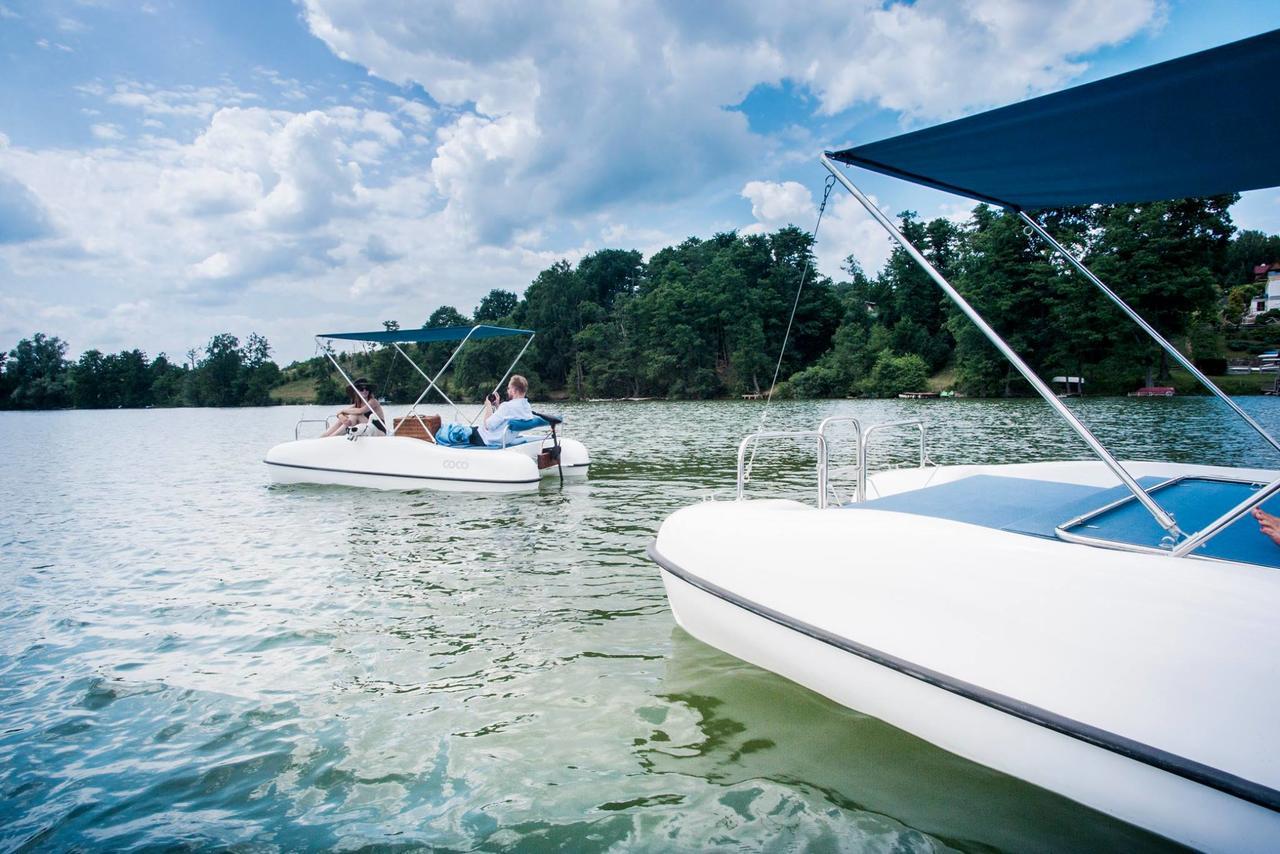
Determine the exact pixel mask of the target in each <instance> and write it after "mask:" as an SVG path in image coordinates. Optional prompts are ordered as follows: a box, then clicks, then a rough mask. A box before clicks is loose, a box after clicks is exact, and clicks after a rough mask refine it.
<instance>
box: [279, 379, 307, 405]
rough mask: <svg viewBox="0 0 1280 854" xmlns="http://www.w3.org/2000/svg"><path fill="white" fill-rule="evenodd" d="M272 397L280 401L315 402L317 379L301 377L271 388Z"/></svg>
mask: <svg viewBox="0 0 1280 854" xmlns="http://www.w3.org/2000/svg"><path fill="white" fill-rule="evenodd" d="M271 399H272V400H275V401H278V402H280V403H315V401H316V381H315V380H314V379H300V380H293V381H292V382H287V383H285V384H284V385H281V386H276V387H275V388H273V389H271Z"/></svg>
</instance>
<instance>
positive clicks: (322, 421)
mask: <svg viewBox="0 0 1280 854" xmlns="http://www.w3.org/2000/svg"><path fill="white" fill-rule="evenodd" d="M336 417H337V416H334V415H329V416H326V417H325V418H302V419H299V420H298V423H297V424H294V425H293V440H294V441H295V442H296V441H298V428H299V427H301V426H302V425H303V424H323V425H324V426H325V429H326V430H327V429H328V428H329V422H330V421H332V420H333V419H334V418H336Z"/></svg>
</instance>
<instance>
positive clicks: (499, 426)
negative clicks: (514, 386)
mask: <svg viewBox="0 0 1280 854" xmlns="http://www.w3.org/2000/svg"><path fill="white" fill-rule="evenodd" d="M532 417H533V409H532V408H530V406H529V400H528V398H524V397H514V398H512V399H511V400H506V401H503V402H502V404H501V405H500V406H499V407H498V408H497V409H495V410H494V411H493V413H492V414H491V415H490V416H489V417H488V418H486V419H484V420H483V421H481V422H480V438H481V439H484V443H485V444H486V445H503V444H506V442H507V441H508V435H509V433H510V430H508V428H507V425H508V424H509V423H510V422H512V421H519V420H520V419H522V418H532Z"/></svg>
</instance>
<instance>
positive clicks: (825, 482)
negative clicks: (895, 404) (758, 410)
mask: <svg viewBox="0 0 1280 854" xmlns="http://www.w3.org/2000/svg"><path fill="white" fill-rule="evenodd" d="M832 424H852V425H853V430H854V442H855V443H856V446H857V447H856V460H857V462H856V463H855V464H854V469H855V471H856V473H857V487H856V489H857V493H856V495H855V496H854V501H856V502H862V501H866V500H867V472H868V468H869V466H868V463H867V446H868V444H869V443H870V441H871V437H872V436H873V435H875V434H876V433H877V432H879V431H881V430H888V429H891V428H895V427H916V428H918V429H919V430H920V468H924V467H925V466H926V465H928V464H929V455H928V453H927V451H926V444H927V443H926V430H927V428H926V427H925V423H924V422H923V421H921V420H920V419H918V418H912V419H909V420H905V421H885V422H882V423H880V424H872V425H871V426H870V427H868V428H867V429H866V431H863V429H862V422H860V421H859V420H858V419H857V418H854V417H853V416H850V415H833V416H831V417H830V418H824V419H823V420H822V423H820V424H819V425H818V429H817V430H795V431H766V432H760V431H757V432H755V433H752V434H751V435H749V436H747V437H746V438H745V439H743V440H742V442H741V443H740V444H739V445H738V486H737V492H736V497H737V500H738V501H742V500H743V499H745V498H746V486H747V481H748V479H749V478H748V477H747V471H746V470H747V448H753V449H754V447H755V446H756V445H757V444H759V442H760V440H761V439H814V440H816V441H817V443H818V509H819V510H825V509H826V507H827V504H828V498H829V497H830V493H832V492H834V490H833V489H832V488H831V476H830V464H831V457H830V442H829V440H828V438H827V428H828V427H830V426H831V425H832ZM752 459H753V460H754V459H755V454H754V451H753V453H752ZM836 503H837V504H838V503H840V496H839V495H838V494H837V495H836Z"/></svg>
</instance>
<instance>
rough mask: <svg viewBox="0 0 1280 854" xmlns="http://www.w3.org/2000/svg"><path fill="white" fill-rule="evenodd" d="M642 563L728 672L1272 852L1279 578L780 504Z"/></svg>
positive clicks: (904, 482)
mask: <svg viewBox="0 0 1280 854" xmlns="http://www.w3.org/2000/svg"><path fill="white" fill-rule="evenodd" d="M1142 466H1152V467H1153V468H1152V471H1151V472H1145V471H1141V470H1139V471H1138V472H1136V474H1138V475H1142V474H1147V473H1151V474H1172V473H1176V472H1174V471H1171V469H1173V470H1178V471H1186V470H1195V471H1196V472H1198V473H1208V472H1209V471H1210V470H1207V469H1205V467H1187V466H1173V467H1171V466H1161V467H1159V471H1156V470H1155V467H1154V466H1155V464H1134V465H1133V466H1131V470H1133V469H1134V468H1137V469H1141V467H1142ZM1098 468H1099V467H1098V466H1097V465H1096V464H1093V463H1067V464H1044V465H1042V466H1040V467H1039V468H1037V467H1036V466H1012V467H986V469H985V472H987V473H993V474H1000V475H1004V476H1010V475H1012V476H1017V477H1030V478H1032V479H1036V478H1037V477H1043V478H1044V479H1046V480H1050V479H1052V480H1058V481H1062V480H1074V481H1075V482H1079V483H1092V482H1095V480H1096V482H1098V483H1102V484H1105V483H1107V481H1106V477H1107V475H1106V473H1105V472H1104V471H1099V470H1098ZM974 471H975V470H974V469H973V468H972V467H965V470H964V471H960V470H957V471H948V470H947V469H941V470H936V471H933V472H919V471H917V472H910V473H898V472H894V473H887V474H889V475H891V476H890V477H886V478H884V479H883V480H882V482H880V483H879V484H873V486H876V487H877V488H878V489H879V490H880V491H881V492H883V493H887V492H894V491H899V492H900V491H904V490H909V489H912V488H918V487H919V486H923V485H924V483H923V482H922V478H926V477H927V478H931V479H932V482H933V483H938V482H940V480H939V479H941V480H943V481H945V480H946V479H947V478H950V477H956V476H958V475H960V474H963V473H974ZM1217 471H1218V473H1224V471H1225V470H1217ZM1235 474H1241V473H1240V472H1235ZM1243 474H1244V475H1245V476H1249V477H1255V476H1260V479H1266V478H1267V476H1268V475H1269V474H1270V473H1267V472H1245V473H1243ZM1064 521H1065V520H1064ZM744 532H751V533H744ZM753 534H756V535H758V536H755V535H753ZM653 555H654V557H655V559H657V560H658V562H659V564H660V565H661V566H662V568H663V572H662V578H663V582H664V584H665V585H666V589H667V595H668V598H669V600H670V604H671V608H672V612H673V614H674V615H675V618H676V620H677V622H678V623H679V624H680V625H681V626H682V627H683V628H684V629H685V630H686V631H688V632H689V633H691V634H692V635H694V636H695V637H697V638H699V639H701V640H703V641H704V642H706V643H709V644H711V645H713V646H715V647H718V648H719V649H722V650H724V651H726V652H728V653H730V654H732V655H735V656H737V657H739V658H742V659H744V660H746V661H749V662H751V663H753V664H756V665H758V666H760V667H764V668H766V669H768V670H772V671H774V672H776V673H779V674H781V675H783V676H786V677H788V678H790V679H792V680H794V681H796V682H798V683H800V684H802V685H805V686H806V687H808V688H810V689H812V690H815V691H817V692H819V693H821V694H824V695H826V696H828V697H830V698H831V699H833V700H835V701H837V702H839V703H841V704H843V705H846V706H849V707H851V708H854V709H857V710H859V711H861V712H864V713H866V714H870V715H873V716H875V717H878V718H880V719H882V720H885V721H887V722H889V723H891V724H893V725H895V726H898V727H900V728H902V729H904V730H906V731H908V732H911V733H913V734H915V735H917V736H919V737H921V738H924V739H926V740H928V741H931V742H933V743H934V744H937V745H938V746H940V747H943V748H945V749H947V750H950V751H952V752H955V753H957V754H959V755H961V756H964V757H966V758H969V759H972V760H975V761H977V762H981V763H983V764H985V765H988V766H990V767H993V768H996V769H998V770H1001V771H1003V772H1006V773H1008V774H1011V775H1014V776H1016V777H1019V778H1022V779H1024V780H1027V781H1029V782H1032V783H1034V784H1037V785H1040V786H1043V787H1045V788H1047V789H1050V790H1052V791H1055V792H1058V793H1061V794H1063V795H1065V796H1067V797H1070V798H1072V799H1074V800H1077V801H1079V802H1081V803H1083V804H1086V805H1089V806H1092V807H1094V808H1097V809H1099V810H1101V811H1104V812H1107V813H1109V814H1111V815H1115V816H1117V817H1119V818H1121V819H1124V820H1126V821H1130V822H1132V823H1134V824H1137V825H1140V826H1142V827H1146V828H1148V829H1151V830H1154V831H1155V832H1157V833H1161V834H1163V835H1166V836H1169V837H1171V838H1173V839H1176V840H1178V841H1181V842H1184V843H1187V844H1190V845H1193V846H1196V847H1199V848H1206V849H1215V850H1267V849H1273V848H1274V844H1275V840H1276V839H1280V812H1277V811H1276V807H1277V804H1276V802H1275V801H1276V794H1277V790H1280V727H1277V726H1276V725H1275V710H1276V709H1277V708H1280V678H1278V677H1280V667H1278V666H1277V660H1278V659H1277V653H1276V650H1277V649H1280V629H1278V628H1277V622H1276V620H1275V614H1276V613H1277V612H1278V611H1280V571H1277V570H1275V569H1270V568H1266V567H1259V566H1253V565H1247V564H1238V563H1225V562H1218V561H1207V560H1191V559H1173V558H1169V557H1167V556H1162V555H1146V554H1137V553H1132V552H1122V551H1115V550H1109V549H1100V548H1095V547H1090V546H1084V545H1076V544H1071V543H1064V542H1059V541H1056V540H1050V539H1045V538H1040V537H1031V536H1026V535H1023V534H1017V533H1010V532H1008V531H1003V530H993V529H991V528H983V527H979V526H976V525H971V524H965V523H960V522H955V521H951V520H949V519H940V518H931V517H926V516H918V515H910V514H907V513H900V512H889V511H876V510H872V509H869V508H868V509H860V510H848V509H830V510H816V509H813V508H810V507H806V506H803V505H800V504H797V503H794V502H787V501H745V502H711V503H706V504H702V505H698V506H695V507H690V508H686V509H684V510H681V511H679V512H677V513H675V514H673V515H672V516H671V517H670V518H668V519H667V521H666V522H665V523H664V524H663V526H662V529H661V530H660V531H659V534H658V538H657V540H656V542H655V544H654V547H653Z"/></svg>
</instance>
